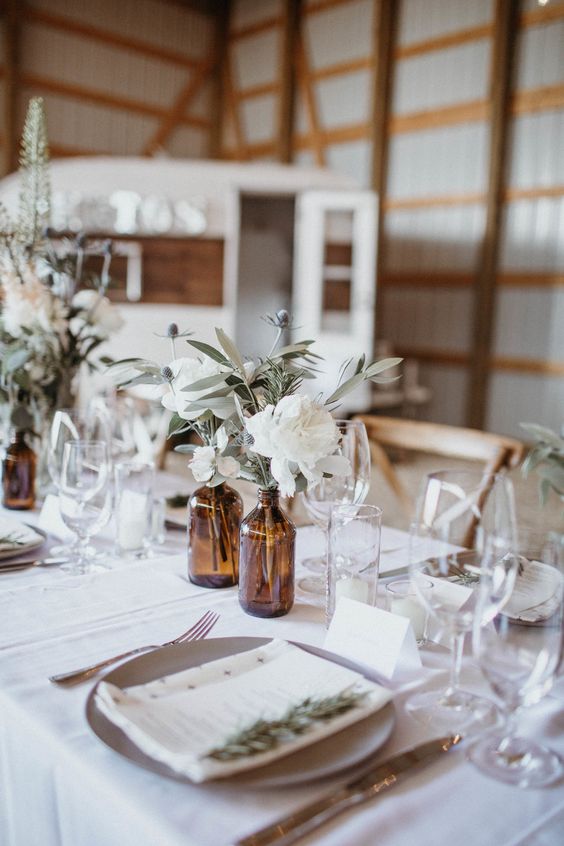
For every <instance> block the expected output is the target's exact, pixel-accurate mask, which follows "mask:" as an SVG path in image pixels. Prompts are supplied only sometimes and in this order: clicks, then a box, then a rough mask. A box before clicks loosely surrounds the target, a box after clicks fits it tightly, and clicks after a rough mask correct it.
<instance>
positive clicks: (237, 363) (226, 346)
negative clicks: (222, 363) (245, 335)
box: [215, 327, 245, 377]
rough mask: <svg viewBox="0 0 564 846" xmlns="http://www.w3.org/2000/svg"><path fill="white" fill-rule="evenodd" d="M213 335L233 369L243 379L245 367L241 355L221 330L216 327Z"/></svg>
mask: <svg viewBox="0 0 564 846" xmlns="http://www.w3.org/2000/svg"><path fill="white" fill-rule="evenodd" d="M215 334H216V335H217V340H218V341H219V343H220V344H221V346H222V347H223V350H224V351H225V353H226V354H227V357H228V358H229V359H230V360H231V362H232V364H233V365H234V367H235V369H236V370H238V371H239V372H240V373H241V375H242V376H243V377H244V375H245V365H244V364H243V357H242V356H241V353H240V352H239V350H238V349H237V347H236V346H235V344H234V342H233V341H232V340H231V338H230V337H229V335H227V334H226V333H225V332H224V331H223V329H219V328H218V327H216V330H215Z"/></svg>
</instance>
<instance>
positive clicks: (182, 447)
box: [174, 444, 198, 455]
mask: <svg viewBox="0 0 564 846" xmlns="http://www.w3.org/2000/svg"><path fill="white" fill-rule="evenodd" d="M197 448H198V445H197V444H178V446H175V447H174V451H175V452H180V453H182V455H193V454H194V451H195V450H196V449H197Z"/></svg>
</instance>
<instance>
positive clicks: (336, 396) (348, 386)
mask: <svg viewBox="0 0 564 846" xmlns="http://www.w3.org/2000/svg"><path fill="white" fill-rule="evenodd" d="M364 379H365V376H364V374H363V373H357V374H356V375H355V376H351V378H350V379H347V380H346V382H343V384H342V385H340V386H339V387H338V388H337V390H336V391H334V392H333V393H332V394H331V396H330V397H329V398H328V399H326V400H325V405H330V404H331V403H333V402H337V400H340V399H341V398H342V397H344V396H345V395H346V394H348V393H350V391H353V390H354V389H355V388H356V387H357V386H358V385H360V384H361V382H364Z"/></svg>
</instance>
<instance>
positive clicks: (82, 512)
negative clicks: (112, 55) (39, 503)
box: [60, 441, 111, 575]
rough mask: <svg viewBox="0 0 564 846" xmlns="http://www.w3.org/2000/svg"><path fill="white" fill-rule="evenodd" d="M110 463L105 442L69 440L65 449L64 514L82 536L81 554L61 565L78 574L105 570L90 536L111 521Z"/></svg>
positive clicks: (73, 529) (62, 483)
mask: <svg viewBox="0 0 564 846" xmlns="http://www.w3.org/2000/svg"><path fill="white" fill-rule="evenodd" d="M109 480H110V462H109V459H108V448H107V444H105V443H104V442H102V441H69V442H68V443H66V444H65V446H64V449H63V467H62V472H61V482H60V485H61V487H60V503H61V517H62V518H63V521H64V523H65V524H66V525H67V526H68V527H69V529H71V530H72V531H73V532H74V533H75V534H76V535H77V538H78V546H77V555H76V558H74V559H73V560H72V561H71V562H69V563H68V564H63V566H62V567H61V569H62V570H64V571H65V572H70V573H72V574H74V575H81V574H83V573H92V572H97V571H98V570H100V569H105V568H104V567H103V565H102V564H101V563H100V562H99V561H98V560H97V559H96V558H93V557H92V556H91V555H89V541H90V538H91V537H92V536H93V535H95V534H97V533H98V532H99V531H100V529H102V528H103V527H104V526H105V525H106V523H107V522H108V520H109V517H110V511H111V490H110V484H109Z"/></svg>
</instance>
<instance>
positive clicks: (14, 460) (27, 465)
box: [2, 429, 37, 511]
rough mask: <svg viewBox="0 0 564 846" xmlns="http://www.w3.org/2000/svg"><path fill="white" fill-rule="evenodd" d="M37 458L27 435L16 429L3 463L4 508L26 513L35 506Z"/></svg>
mask: <svg viewBox="0 0 564 846" xmlns="http://www.w3.org/2000/svg"><path fill="white" fill-rule="evenodd" d="M36 463H37V458H36V456H35V453H34V451H33V450H32V449H31V447H30V446H29V444H28V443H27V440H26V433H25V432H24V431H22V430H21V429H16V430H15V431H14V432H13V434H12V437H11V439H10V445H9V446H8V448H7V449H6V453H5V455H4V459H3V461H2V504H3V506H4V508H13V509H18V510H20V511H24V510H27V509H30V508H33V507H34V505H35V467H36Z"/></svg>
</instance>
